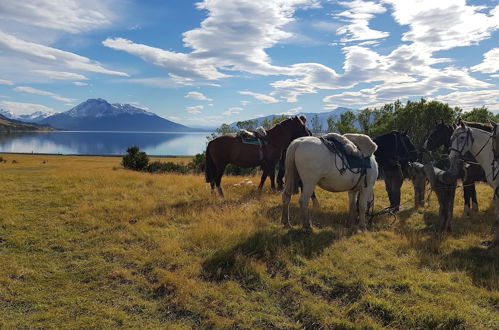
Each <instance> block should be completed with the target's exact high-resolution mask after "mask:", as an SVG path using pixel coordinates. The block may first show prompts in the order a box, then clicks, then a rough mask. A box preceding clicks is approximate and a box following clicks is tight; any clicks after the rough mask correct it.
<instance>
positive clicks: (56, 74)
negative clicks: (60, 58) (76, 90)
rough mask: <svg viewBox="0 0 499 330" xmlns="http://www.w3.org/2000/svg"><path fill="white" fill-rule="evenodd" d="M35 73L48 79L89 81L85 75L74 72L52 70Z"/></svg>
mask: <svg viewBox="0 0 499 330" xmlns="http://www.w3.org/2000/svg"><path fill="white" fill-rule="evenodd" d="M33 72H36V73H39V74H41V75H43V76H44V77H46V78H49V79H54V80H88V78H87V77H85V76H84V75H82V74H79V73H74V72H64V71H52V70H33Z"/></svg>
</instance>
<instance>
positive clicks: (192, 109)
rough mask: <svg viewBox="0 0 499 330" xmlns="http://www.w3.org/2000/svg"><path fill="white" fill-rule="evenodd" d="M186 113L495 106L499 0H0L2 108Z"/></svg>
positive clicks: (498, 105)
mask: <svg viewBox="0 0 499 330" xmlns="http://www.w3.org/2000/svg"><path fill="white" fill-rule="evenodd" d="M98 97H100V98H104V99H106V100H108V101H109V102H111V103H130V104H133V105H136V106H138V107H141V108H144V109H146V110H149V111H152V112H154V113H156V114H158V115H160V116H162V117H165V118H168V119H171V120H174V121H176V122H180V123H182V124H186V125H190V126H216V125H218V124H220V123H223V122H233V121H237V120H243V119H249V118H253V117H256V116H260V115H269V114H277V113H288V114H293V113H297V112H323V111H329V110H331V109H334V108H336V107H339V106H344V107H349V108H358V109H362V108H365V107H374V106H379V105H382V104H384V103H389V102H393V101H395V100H396V99H400V100H402V101H406V100H418V99H420V98H421V97H425V98H428V99H435V100H438V101H441V102H446V103H449V104H450V105H451V106H459V107H461V108H464V109H466V110H469V109H471V108H473V107H480V106H482V105H485V106H486V107H488V108H489V109H490V110H499V1H497V0H495V1H460V0H451V1H447V0H438V1H435V0H411V1H407V0H380V1H361V0H355V1H320V0H273V1H268V0H230V1H227V0H205V1H188V0H169V1H160V0H150V1H139V0H137V1H134V0H108V1H100V0H86V1H77V0H58V1H57V0H23V1H17V0H3V1H1V2H0V108H3V109H6V110H9V111H11V112H13V113H17V114H21V113H30V112H34V111H40V110H41V111H51V112H60V111H66V110H69V109H70V108H71V107H73V106H74V105H77V104H78V103H80V102H83V101H85V100H86V99H89V98H98Z"/></svg>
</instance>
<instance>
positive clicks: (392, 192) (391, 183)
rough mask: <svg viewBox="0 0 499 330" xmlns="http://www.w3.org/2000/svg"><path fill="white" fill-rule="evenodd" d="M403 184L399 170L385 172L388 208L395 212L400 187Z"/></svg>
mask: <svg viewBox="0 0 499 330" xmlns="http://www.w3.org/2000/svg"><path fill="white" fill-rule="evenodd" d="M402 183H403V177H402V173H401V171H400V170H389V171H385V187H386V191H387V193H388V199H389V200H390V207H391V208H393V209H394V210H395V211H398V210H399V206H400V187H401V186H402Z"/></svg>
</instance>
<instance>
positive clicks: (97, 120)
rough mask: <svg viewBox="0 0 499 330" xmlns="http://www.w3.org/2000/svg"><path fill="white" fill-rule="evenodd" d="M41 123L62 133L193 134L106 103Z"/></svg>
mask: <svg viewBox="0 0 499 330" xmlns="http://www.w3.org/2000/svg"><path fill="white" fill-rule="evenodd" d="M40 123H41V124H45V125H50V126H52V127H55V128H58V129H63V130H81V131H142V132H148V131H149V132H151V131H162V132H187V131H194V129H192V128H190V127H187V126H184V125H181V124H177V123H174V122H172V121H170V120H167V119H164V118H161V117H159V116H157V115H156V114H154V113H152V112H149V111H146V110H144V109H140V108H137V107H134V106H132V105H130V104H119V103H117V104H110V103H109V102H107V101H106V100H104V99H89V100H87V101H85V102H82V103H80V104H78V105H77V106H75V107H74V108H72V109H70V110H68V111H66V112H61V113H58V114H55V115H53V116H50V117H47V118H45V119H43V120H41V121H40Z"/></svg>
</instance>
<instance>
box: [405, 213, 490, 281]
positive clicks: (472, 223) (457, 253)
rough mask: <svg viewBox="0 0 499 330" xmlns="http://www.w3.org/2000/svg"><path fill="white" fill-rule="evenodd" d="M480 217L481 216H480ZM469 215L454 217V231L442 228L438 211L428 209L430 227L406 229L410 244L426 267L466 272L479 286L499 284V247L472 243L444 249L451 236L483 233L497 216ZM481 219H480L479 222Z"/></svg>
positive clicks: (427, 223) (425, 219) (425, 221)
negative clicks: (413, 229) (479, 216)
mask: <svg viewBox="0 0 499 330" xmlns="http://www.w3.org/2000/svg"><path fill="white" fill-rule="evenodd" d="M476 218H478V217H476ZM476 218H469V217H457V218H454V220H453V221H454V223H453V227H452V228H453V229H452V232H441V231H440V228H441V219H440V218H439V216H438V214H434V213H427V214H425V215H424V217H423V221H424V223H425V224H426V227H425V228H423V229H421V230H419V231H416V232H414V231H413V232H412V233H410V232H406V233H405V234H406V238H407V239H408V242H409V244H408V247H409V248H410V249H414V250H416V251H417V253H418V258H419V262H420V263H421V264H422V265H425V267H428V266H429V267H432V268H434V269H439V270H442V271H450V272H452V271H459V272H465V273H466V274H467V275H468V276H469V277H470V279H471V281H472V282H473V284H474V285H475V286H478V287H484V288H487V289H491V290H494V289H498V288H499V271H498V270H499V249H498V248H495V249H487V248H485V247H482V246H479V245H478V242H477V245H476V246H471V247H467V248H462V249H455V250H453V251H451V252H449V253H445V252H444V250H445V249H444V247H443V246H442V245H443V243H444V242H445V240H446V239H448V238H449V237H453V238H456V239H457V238H460V237H464V236H466V235H469V234H480V233H483V232H486V231H487V229H490V228H492V224H493V221H494V219H493V216H490V217H487V216H486V217H481V218H480V220H479V219H476ZM477 222H479V223H477Z"/></svg>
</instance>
